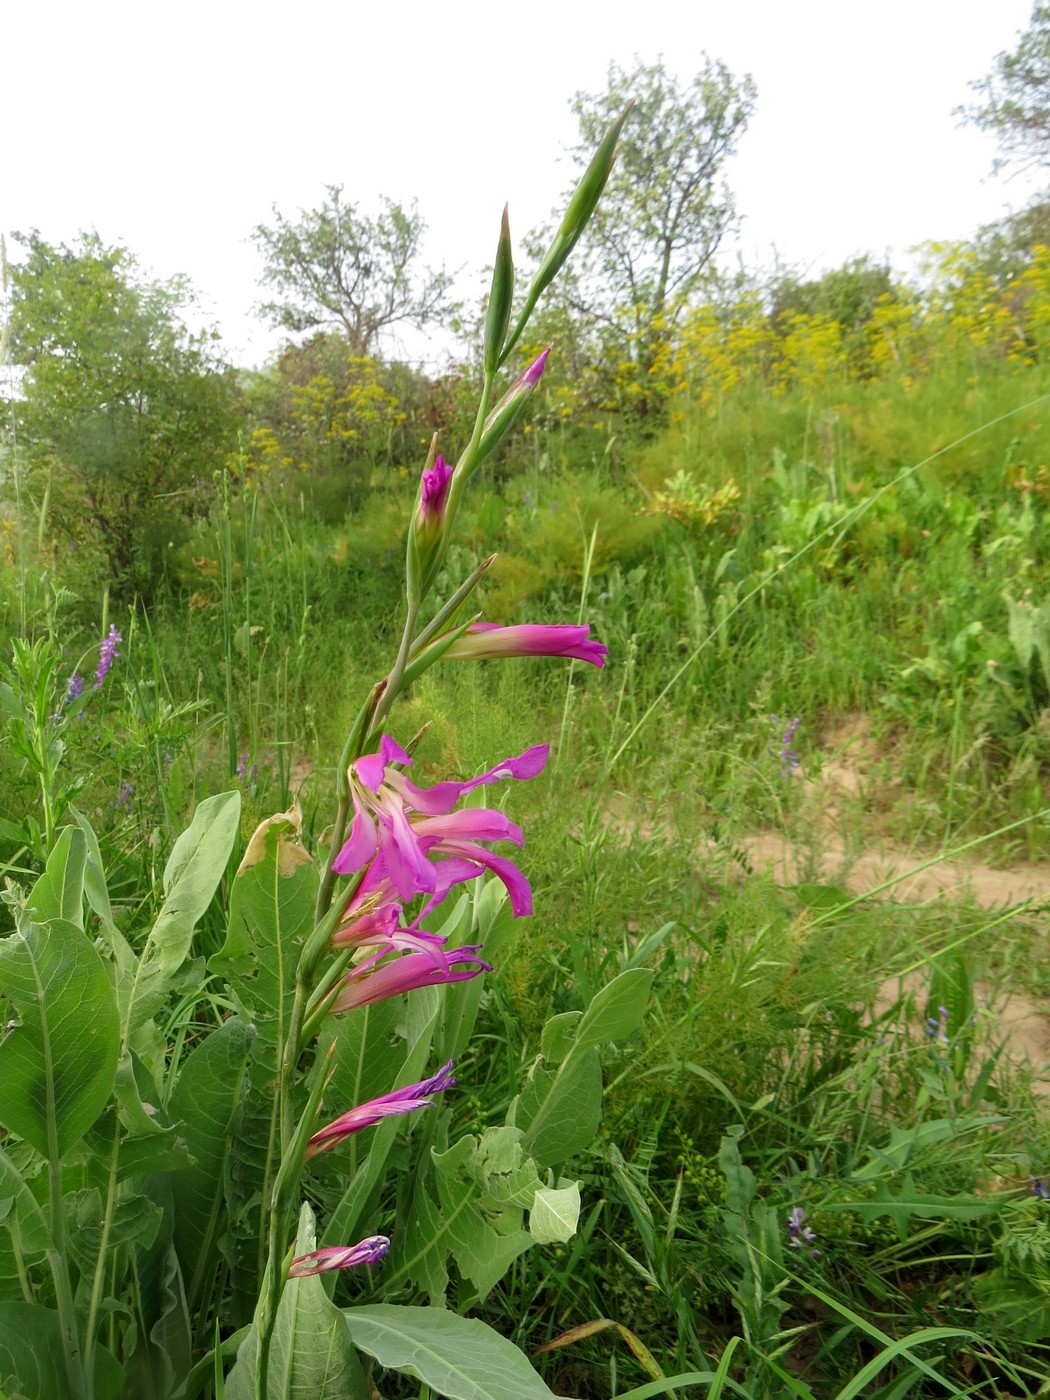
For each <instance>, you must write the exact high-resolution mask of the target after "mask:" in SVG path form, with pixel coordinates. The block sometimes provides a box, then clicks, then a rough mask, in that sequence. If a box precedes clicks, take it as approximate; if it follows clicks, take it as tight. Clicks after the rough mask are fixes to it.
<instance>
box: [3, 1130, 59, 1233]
mask: <svg viewBox="0 0 1050 1400" xmlns="http://www.w3.org/2000/svg"><path fill="white" fill-rule="evenodd" d="M0 1224H2V1225H4V1226H6V1228H7V1229H8V1230H10V1231H11V1232H12V1234H14V1235H15V1236H16V1237H17V1239H18V1243H19V1246H20V1247H21V1250H22V1253H23V1254H26V1255H29V1256H32V1255H34V1254H43V1253H44V1252H45V1250H48V1249H51V1248H52V1242H51V1229H50V1227H49V1225H48V1223H47V1221H46V1220H45V1219H44V1212H43V1210H41V1208H40V1203H39V1201H38V1200H37V1198H36V1197H35V1196H34V1195H33V1193H32V1191H31V1190H30V1189H29V1187H28V1186H27V1184H26V1182H25V1179H24V1178H23V1176H22V1173H21V1172H20V1171H19V1170H18V1168H17V1167H16V1166H15V1164H14V1162H12V1161H11V1158H10V1157H8V1155H7V1153H6V1152H3V1151H0Z"/></svg>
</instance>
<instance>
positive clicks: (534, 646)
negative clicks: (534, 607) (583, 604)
mask: <svg viewBox="0 0 1050 1400" xmlns="http://www.w3.org/2000/svg"><path fill="white" fill-rule="evenodd" d="M608 655H609V648H608V647H607V646H606V645H605V644H604V643H603V642H599V641H597V640H595V639H594V638H592V637H591V629H590V625H589V624H588V625H587V626H585V627H569V626H563V625H561V624H550V625H546V624H543V623H525V624H523V625H521V626H518V627H500V626H498V625H497V624H496V623H495V622H472V623H471V624H470V626H469V627H468V628H467V630H466V631H465V632H464V633H463V635H462V637H457V638H456V640H455V641H454V642H453V643H452V645H451V646H450V647H449V648H448V650H447V651H446V652H445V656H446V658H450V659H452V660H473V661H491V660H494V659H495V658H496V657H503V656H570V657H573V658H575V659H576V660H577V661H589V662H590V663H591V665H592V666H604V665H605V662H606V659H607V657H608Z"/></svg>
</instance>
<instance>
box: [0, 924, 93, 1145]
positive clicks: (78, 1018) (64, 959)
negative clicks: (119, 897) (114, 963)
mask: <svg viewBox="0 0 1050 1400" xmlns="http://www.w3.org/2000/svg"><path fill="white" fill-rule="evenodd" d="M0 1007H6V1011H5V1012H4V1015H5V1017H6V1019H7V1021H8V1023H9V1024H10V1029H9V1030H8V1032H7V1034H6V1035H4V1037H3V1039H2V1040H0V1084H2V1085H3V1086H4V1087H3V1100H4V1102H3V1119H4V1123H5V1125H6V1126H7V1127H8V1128H9V1129H11V1131H12V1132H15V1133H17V1134H18V1135H19V1137H23V1138H25V1140H26V1142H28V1143H29V1144H30V1145H31V1146H33V1147H35V1148H36V1150H37V1151H38V1152H39V1153H40V1154H41V1155H42V1156H44V1157H46V1156H48V1154H49V1152H50V1150H51V1147H50V1134H49V1129H50V1130H51V1131H52V1132H53V1133H54V1136H55V1142H56V1144H57V1149H58V1152H59V1155H60V1156H64V1155H65V1153H66V1152H68V1151H69V1149H70V1148H71V1147H73V1146H75V1144H76V1143H77V1142H78V1141H79V1140H80V1139H81V1138H82V1137H83V1136H84V1134H85V1133H86V1132H87V1130H88V1128H89V1127H90V1126H91V1124H92V1123H93V1122H94V1121H95V1119H96V1118H97V1117H98V1115H99V1114H100V1113H101V1112H102V1110H103V1108H105V1106H106V1103H107V1102H108V1100H109V1096H110V1094H111V1093H112V1091H113V1081H114V1077H115V1075H116V1068H117V1050H118V1042H119V1039H120V1026H119V1022H118V1017H117V1006H116V1001H115V1000H114V996H113V990H112V988H111V987H110V984H109V978H108V977H107V976H106V969H105V965H104V964H103V962H102V959H101V958H100V957H99V955H98V953H97V952H96V951H95V949H94V948H93V947H92V944H91V942H90V940H89V939H88V938H87V936H86V935H85V934H84V933H83V932H82V931H81V930H80V929H78V928H77V927H76V926H75V925H74V924H71V923H67V922H66V921H65V920H63V919H51V920H48V921H47V922H46V923H42V924H33V923H29V924H26V925H25V926H23V927H21V928H19V930H18V931H17V932H16V933H13V934H12V935H11V936H10V937H9V938H5V939H3V940H0Z"/></svg>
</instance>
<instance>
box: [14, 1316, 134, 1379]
mask: <svg viewBox="0 0 1050 1400" xmlns="http://www.w3.org/2000/svg"><path fill="white" fill-rule="evenodd" d="M93 1369H94V1382H95V1387H94V1394H95V1400H116V1397H117V1396H118V1395H119V1394H120V1392H121V1390H122V1388H123V1383H124V1376H123V1373H122V1371H121V1369H120V1366H119V1365H118V1364H117V1362H116V1359H115V1358H114V1357H113V1355H112V1354H111V1353H110V1352H108V1351H107V1350H106V1349H105V1347H96V1348H95V1365H94V1368H93ZM0 1391H7V1392H8V1393H9V1394H10V1395H11V1396H12V1400H15V1397H17V1400H59V1397H60V1396H64V1395H68V1394H69V1382H68V1379H67V1376H66V1362H65V1347H64V1345H63V1341H62V1326H61V1323H60V1322H59V1319H58V1313H57V1312H52V1311H51V1310H50V1309H49V1308H42V1307H38V1306H37V1305H36V1304H35V1303H0Z"/></svg>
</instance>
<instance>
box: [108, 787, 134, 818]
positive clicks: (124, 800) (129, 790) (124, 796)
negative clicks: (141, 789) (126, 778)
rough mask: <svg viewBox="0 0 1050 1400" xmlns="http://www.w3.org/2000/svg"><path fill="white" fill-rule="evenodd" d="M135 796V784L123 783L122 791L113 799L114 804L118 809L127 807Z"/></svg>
mask: <svg viewBox="0 0 1050 1400" xmlns="http://www.w3.org/2000/svg"><path fill="white" fill-rule="evenodd" d="M134 796H135V784H134V783H130V782H125V783H123V784H122V786H121V789H120V791H119V792H118V793H117V795H116V797H115V798H114V799H113V806H114V807H115V808H116V809H117V811H119V810H120V809H121V807H126V806H127V805H128V803H129V802H130V801H131V799H132V798H133V797H134Z"/></svg>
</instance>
